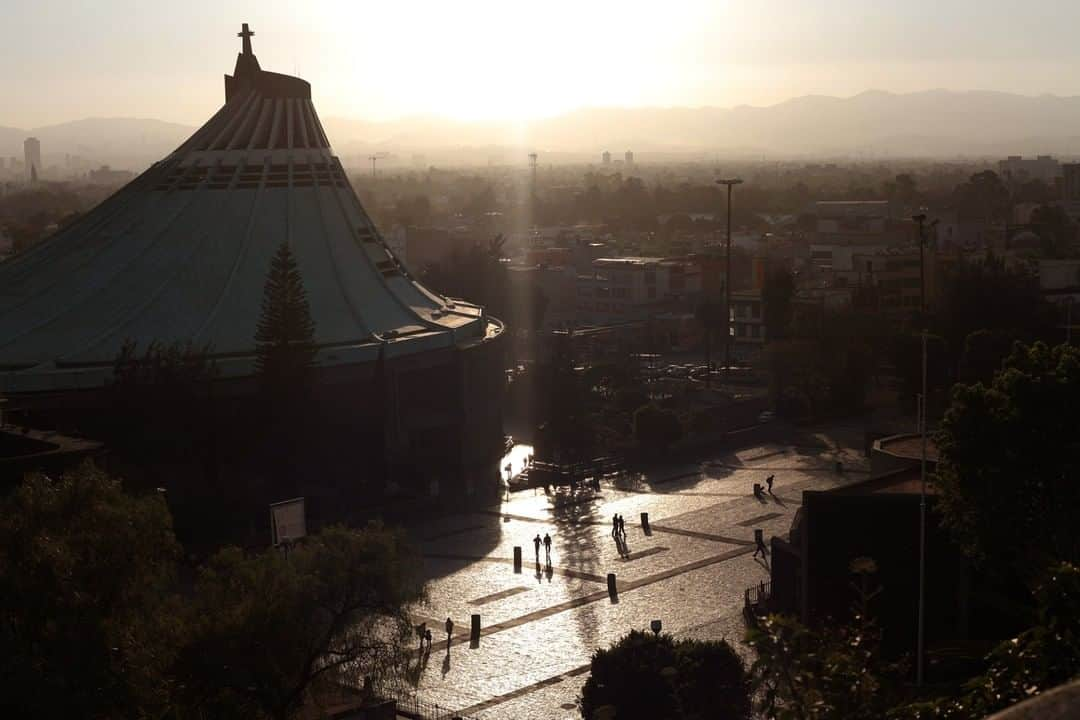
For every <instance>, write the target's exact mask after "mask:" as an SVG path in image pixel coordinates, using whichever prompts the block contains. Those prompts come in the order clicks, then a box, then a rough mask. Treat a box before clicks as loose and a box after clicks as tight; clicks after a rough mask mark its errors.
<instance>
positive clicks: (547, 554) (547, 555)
mask: <svg viewBox="0 0 1080 720" xmlns="http://www.w3.org/2000/svg"><path fill="white" fill-rule="evenodd" d="M544 557H545V558H547V561H548V564H549V565H550V564H551V536H550V535H548V534H547V533H544Z"/></svg>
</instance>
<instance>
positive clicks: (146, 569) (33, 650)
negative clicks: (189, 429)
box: [0, 465, 179, 718]
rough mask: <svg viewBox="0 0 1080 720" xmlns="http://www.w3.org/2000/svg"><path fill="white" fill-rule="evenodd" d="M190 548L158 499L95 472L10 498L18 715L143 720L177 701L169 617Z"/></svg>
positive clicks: (7, 537) (13, 684)
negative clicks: (172, 688)
mask: <svg viewBox="0 0 1080 720" xmlns="http://www.w3.org/2000/svg"><path fill="white" fill-rule="evenodd" d="M178 553H179V547H178V545H177V543H176V541H175V540H174V539H173V536H172V529H171V525H170V519H169V513H168V510H167V509H166V507H165V502H164V500H163V499H162V498H161V497H160V495H159V494H158V493H152V494H149V495H144V496H141V497H133V496H131V495H128V494H126V493H125V492H124V491H123V490H122V489H121V487H120V483H119V482H117V481H116V480H113V479H111V478H109V477H107V476H106V475H105V474H103V473H102V472H100V471H98V470H96V469H94V468H93V467H91V466H89V465H87V466H84V467H83V468H82V469H80V470H78V471H76V472H73V473H69V474H67V475H65V476H64V477H62V478H61V479H59V480H50V479H49V478H48V477H46V476H44V475H33V476H30V477H28V478H27V480H26V481H24V482H23V483H22V485H20V486H19V487H18V488H16V489H15V490H14V491H12V492H11V493H10V494H9V495H7V496H6V497H3V498H2V499H0V618H3V619H2V620H0V647H3V648H4V651H3V652H2V653H0V677H2V678H3V683H2V685H3V705H4V706H5V708H6V709H7V713H6V714H9V715H10V716H11V717H37V718H46V717H55V718H65V717H136V716H137V715H138V711H137V709H139V708H143V709H145V708H153V707H160V706H162V705H164V704H165V703H166V702H167V698H166V696H167V691H168V689H167V684H166V683H164V682H163V681H162V677H163V674H164V673H165V671H166V669H167V667H168V664H169V662H170V652H169V639H170V638H169V636H170V635H171V632H170V627H169V624H168V623H167V622H166V620H165V618H166V616H165V614H164V613H162V612H161V609H162V608H163V607H164V606H165V604H166V598H167V596H168V593H169V592H170V591H171V590H172V586H173V581H174V569H175V561H176V558H177V555H178Z"/></svg>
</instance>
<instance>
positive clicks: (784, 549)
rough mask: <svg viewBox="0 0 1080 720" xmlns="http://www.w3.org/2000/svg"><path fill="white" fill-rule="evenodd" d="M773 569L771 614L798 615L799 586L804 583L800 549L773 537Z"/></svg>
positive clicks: (771, 573) (771, 571) (771, 572)
mask: <svg viewBox="0 0 1080 720" xmlns="http://www.w3.org/2000/svg"><path fill="white" fill-rule="evenodd" d="M771 545H772V559H771V563H772V567H771V570H770V575H771V578H770V580H771V583H772V589H771V592H770V594H769V610H770V611H771V612H778V613H787V614H793V615H794V614H797V613H798V612H799V601H800V593H799V585H800V583H801V582H802V558H801V557H800V555H799V548H797V547H793V546H792V545H791V543H789V542H788V541H786V540H784V539H783V538H779V537H776V536H773V538H772V543H771Z"/></svg>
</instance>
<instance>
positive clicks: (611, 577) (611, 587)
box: [607, 573, 619, 600]
mask: <svg viewBox="0 0 1080 720" xmlns="http://www.w3.org/2000/svg"><path fill="white" fill-rule="evenodd" d="M607 594H608V596H609V597H610V598H611V599H612V600H615V599H616V598H618V597H619V589H618V588H617V587H615V573H608V574H607Z"/></svg>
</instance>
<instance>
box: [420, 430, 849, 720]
mask: <svg viewBox="0 0 1080 720" xmlns="http://www.w3.org/2000/svg"><path fill="white" fill-rule="evenodd" d="M839 434H842V433H833V434H830V433H821V434H819V435H817V436H816V437H817V438H818V439H820V441H821V446H820V447H818V446H817V445H814V446H813V447H809V448H808V447H806V446H796V445H788V446H785V445H783V444H767V445H759V446H755V447H749V448H745V449H742V450H739V451H737V452H733V453H723V454H718V455H717V456H716V457H714V458H710V459H709V460H708V461H707V462H703V463H701V464H700V465H699V466H698V467H697V468H696V469H689V470H688V469H687V468H686V466H685V464H684V465H682V466H680V467H673V468H671V469H670V470H669V471H668V472H666V473H653V474H652V477H648V476H647V477H642V478H637V479H635V480H633V481H632V482H631V483H626V482H625V481H623V482H620V483H619V487H616V486H615V485H611V484H605V485H603V486H602V487H601V489H600V491H599V492H594V491H592V490H588V491H582V492H577V493H572V492H570V491H569V490H567V489H561V490H558V491H554V492H552V494H551V495H546V494H544V493H543V491H541V490H523V491H520V492H517V493H513V494H512V495H511V496H510V497H509V499H508V500H506V501H505V502H503V503H502V504H501V505H499V506H497V507H492V508H489V509H487V510H483V511H476V512H469V513H465V514H459V515H454V516H449V517H445V518H443V519H441V520H440V521H439V522H438V523H434V524H432V525H429V526H428V527H426V528H425V533H426V534H425V536H424V537H423V539H422V548H423V551H424V563H425V568H424V569H425V573H426V575H427V577H428V578H429V584H428V589H429V600H428V601H427V603H426V604H425V605H423V606H421V607H418V608H416V611H415V613H414V617H415V618H416V620H417V622H422V621H427V622H428V623H429V624H430V625H432V626H433V627H434V628H436V629H441V628H442V624H443V621H445V619H446V617H447V616H450V617H451V618H453V620H454V623H455V633H454V638H453V640H452V641H451V643H450V645H449V647H448V646H447V643H446V641H445V639H444V640H442V641H441V642H435V643H434V644H433V647H432V649H431V652H430V653H426V654H418V655H417V657H416V658H415V660H414V663H415V665H414V668H413V670H414V673H415V675H416V676H417V677H418V678H419V680H418V682H417V694H418V695H419V696H420V697H421V698H423V699H424V700H426V701H428V702H431V703H438V704H439V705H440V707H450V708H454V709H456V710H457V711H459V712H461V713H462V714H464V715H467V716H469V717H472V718H482V719H483V720H499V719H502V718H507V719H510V718H526V717H527V718H537V719H540V720H542V719H545V718H552V719H553V720H558V719H561V718H578V717H580V714H579V712H578V710H577V705H576V702H577V698H578V697H579V696H580V693H581V687H582V686H583V685H584V683H585V680H586V679H587V677H588V667H589V660H590V658H591V656H592V653H593V652H594V651H595V650H596V649H597V648H600V647H606V646H607V645H610V644H611V643H612V642H614V641H615V640H617V639H618V638H619V637H621V636H622V635H624V634H625V633H626V632H628V631H629V630H631V629H635V628H637V629H647V628H648V627H649V623H650V621H651V620H653V619H659V620H661V621H662V622H663V625H664V632H670V633H672V634H674V635H675V636H676V637H694V638H699V639H718V638H726V639H728V640H729V641H730V642H732V643H733V644H734V645H736V647H737V649H739V651H740V652H742V653H744V654H746V652H747V649H746V648H745V646H742V645H741V640H742V634H743V625H742V614H741V613H742V602H743V590H744V589H745V588H747V587H749V586H752V585H757V584H758V583H759V582H760V581H761V580H766V579H768V561H767V560H765V561H763V560H758V559H755V558H752V557H751V554H752V553H753V549H754V548H753V531H754V529H755V528H761V529H763V530H764V532H765V536H766V538H768V537H769V536H772V535H782V536H785V537H786V535H787V533H788V531H789V529H790V526H791V521H792V518H793V517H794V514H795V512H796V510H797V509H798V507H799V503H800V502H801V496H802V491H803V490H820V489H826V488H830V487H837V486H840V485H844V484H848V483H851V482H855V481H858V480H862V479H864V478H865V477H866V471H867V466H866V463H865V461H864V460H863V459H862V457H861V454H860V453H859V451H858V450H857V449H856V445H857V444H856V442H854V441H852V440H849V441H848V442H847V443H844V442H840V441H838V440H837V435H839ZM852 435H853V433H852ZM859 441H860V442H861V439H860V440H859ZM838 458H839V459H842V460H843V463H844V468H845V471H844V473H843V474H836V473H835V472H834V471H833V463H834V461H835V459H838ZM769 474H775V476H776V481H775V484H774V492H775V493H776V494H775V495H774V496H768V495H767V496H765V497H764V498H763V499H757V498H755V497H754V496H753V494H752V492H751V488H752V486H753V483H755V482H764V479H765V477H766V476H767V475H769ZM643 512H647V513H649V520H650V523H649V525H650V531H649V532H645V531H644V530H643V528H642V527H641V523H640V519H639V518H640V514H641V513H643ZM616 513H618V514H621V515H623V517H624V518H625V521H626V535H627V537H626V542H625V548H623V549H622V551H620V548H619V547H617V545H616V543H615V541H614V539H613V538H612V537H611V518H612V516H613V515H614V514H616ZM545 533H548V534H550V535H551V538H552V551H551V555H552V560H551V563H550V564H548V563H546V562H545V559H544V553H543V549H541V553H540V560H539V562H537V561H536V560H535V559H534V556H533V552H532V550H533V548H532V538H533V537H534V536H535V535H537V534H539V535H540V536H541V537H542V536H543V535H544V534H545ZM515 546H520V547H521V548H522V554H523V560H524V562H523V567H522V571H521V572H520V573H515V570H514V561H513V557H514V547H515ZM608 573H615V574H616V577H617V580H616V584H617V588H618V593H617V597H616V598H615V599H614V600H613V599H612V598H610V597H609V596H608V591H607V586H606V582H607V575H608ZM473 613H479V614H480V616H481V638H480V642H479V646H478V647H476V648H470V646H469V640H468V634H469V626H470V622H469V618H470V615H471V614H473Z"/></svg>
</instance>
